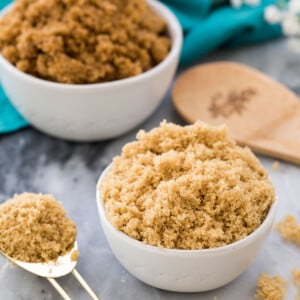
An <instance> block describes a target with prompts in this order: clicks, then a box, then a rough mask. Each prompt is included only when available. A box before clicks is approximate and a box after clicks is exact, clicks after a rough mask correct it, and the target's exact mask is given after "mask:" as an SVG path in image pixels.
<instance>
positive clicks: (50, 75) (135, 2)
mask: <svg viewBox="0 0 300 300" xmlns="http://www.w3.org/2000/svg"><path fill="white" fill-rule="evenodd" d="M166 31H167V26H166V22H165V21H164V20H163V19H162V18H161V17H160V16H158V15H157V14H156V13H155V12H154V11H152V9H151V8H150V7H149V6H148V4H147V2H146V0H101V1H97V0H17V2H16V3H15V4H14V5H13V7H12V9H11V10H10V11H9V12H8V13H7V14H6V15H5V16H4V17H3V18H2V20H0V51H1V53H2V55H3V56H4V57H5V58H6V59H7V60H9V61H10V62H11V63H12V64H13V65H15V66H16V67H17V68H18V69H19V70H21V71H23V72H26V73H29V74H31V75H33V76H36V77H40V78H42V79H46V80H51V81H56V82H61V83H72V84H85V83H96V82H104V81H111V80H117V79H122V78H126V77H130V76H134V75H137V74H140V73H142V72H145V71H147V70H149V69H150V68H152V67H153V66H155V65H157V64H158V63H159V62H161V61H162V60H163V59H164V58H165V57H166V56H167V54H168V52H169V49H170V44H171V42H170V39H169V38H168V37H167V32H166Z"/></svg>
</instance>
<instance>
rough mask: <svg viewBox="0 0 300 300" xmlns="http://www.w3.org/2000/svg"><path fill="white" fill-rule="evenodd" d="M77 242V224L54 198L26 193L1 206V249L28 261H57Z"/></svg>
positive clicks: (11, 255)
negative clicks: (67, 215)
mask: <svg viewBox="0 0 300 300" xmlns="http://www.w3.org/2000/svg"><path fill="white" fill-rule="evenodd" d="M75 239H76V225H75V224H74V222H72V221H71V220H70V219H68V218H67V217H66V212H65V210H64V209H63V207H62V205H61V204H60V203H59V202H57V201H56V200H55V198H54V197H53V196H51V195H42V194H31V193H23V194H20V195H15V197H14V198H12V199H10V200H8V201H6V202H5V203H3V204H1V205H0V250H1V251H3V252H4V253H5V254H6V255H8V256H10V257H12V258H14V259H17V260H21V261H25V262H47V261H50V260H56V259H57V258H58V257H59V256H60V255H63V254H65V253H66V252H68V251H69V250H70V249H71V248H72V247H73V245H74V242H75Z"/></svg>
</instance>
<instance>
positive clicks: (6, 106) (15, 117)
mask: <svg viewBox="0 0 300 300" xmlns="http://www.w3.org/2000/svg"><path fill="white" fill-rule="evenodd" d="M10 2H11V1H10V0H0V9H2V8H3V7H5V6H6V5H7V4H9V3H10ZM0 72H1V70H0ZM27 125H28V122H27V121H26V120H25V119H24V118H23V117H22V116H21V115H20V114H19V113H18V112H17V111H16V109H15V108H14V107H13V106H12V104H11V103H10V102H9V100H8V98H7V97H6V95H5V93H4V91H3V89H2V87H1V85H0V134H1V133H7V132H12V131H15V130H18V129H20V128H23V127H25V126H27Z"/></svg>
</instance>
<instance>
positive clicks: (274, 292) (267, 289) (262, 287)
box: [255, 274, 287, 300]
mask: <svg viewBox="0 0 300 300" xmlns="http://www.w3.org/2000/svg"><path fill="white" fill-rule="evenodd" d="M286 285H287V282H286V281H285V280H284V279H282V277H280V276H274V277H269V276H268V275H266V274H261V275H260V276H259V279H258V282H257V291H256V294H255V298H257V299H260V300H282V299H284V297H285V287H286Z"/></svg>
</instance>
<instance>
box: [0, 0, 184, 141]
mask: <svg viewBox="0 0 300 300" xmlns="http://www.w3.org/2000/svg"><path fill="white" fill-rule="evenodd" d="M148 2H149V5H150V6H151V7H152V8H153V10H155V11H156V12H157V13H158V14H159V15H160V16H162V17H163V18H164V19H165V20H166V22H167V24H168V33H169V35H170V37H171V40H172V47H171V50H170V53H169V54H168V56H167V57H166V58H165V59H164V60H163V61H162V62H161V63H160V64H158V65H157V66H155V67H154V68H152V69H150V70H149V71H147V72H145V73H142V74H140V75H137V76H134V77H130V78H126V79H122V80H117V81H112V82H107V83H96V84H85V85H67V84H61V83H54V82H50V81H46V80H42V79H39V78H36V77H33V76H30V75H28V74H26V73H23V72H21V71H19V70H18V69H17V68H15V67H14V66H13V65H12V64H10V63H9V62H8V61H7V60H6V59H4V58H3V57H2V56H1V55H0V80H1V84H2V86H3V88H4V90H5V92H6V94H7V95H8V97H9V99H10V100H11V101H12V103H13V104H14V106H15V107H16V108H17V110H18V111H19V112H20V113H21V115H23V116H24V117H25V118H26V119H27V120H28V121H29V122H30V123H31V124H32V125H33V126H34V127H36V128H37V129H40V130H41V131H43V132H45V133H48V134H50V135H53V136H56V137H59V138H64V139H69V140H76V141H93V140H101V139H107V138H112V137H115V136H118V135H121V134H123V133H125V132H126V131H129V130H130V129H132V128H133V127H135V126H136V125H138V124H139V123H141V122H142V121H144V120H145V119H146V118H147V117H148V116H150V114H151V113H153V111H154V110H155V109H156V108H157V107H158V105H159V104H160V102H161V101H162V99H163V96H164V95H165V93H166V91H167V89H168V87H169V85H170V83H171V80H172V78H173V76H174V73H175V71H176V67H177V65H178V59H179V54H180V50H181V44H182V32H181V27H180V25H179V23H178V21H177V19H176V17H175V16H174V15H173V14H172V13H171V12H170V10H169V9H168V8H166V7H165V6H164V5H162V4H160V3H159V2H158V1H156V0H148ZM9 8H10V7H7V8H6V9H4V11H2V13H1V14H2V15H3V14H5V13H6V12H7V11H8V10H9Z"/></svg>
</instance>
